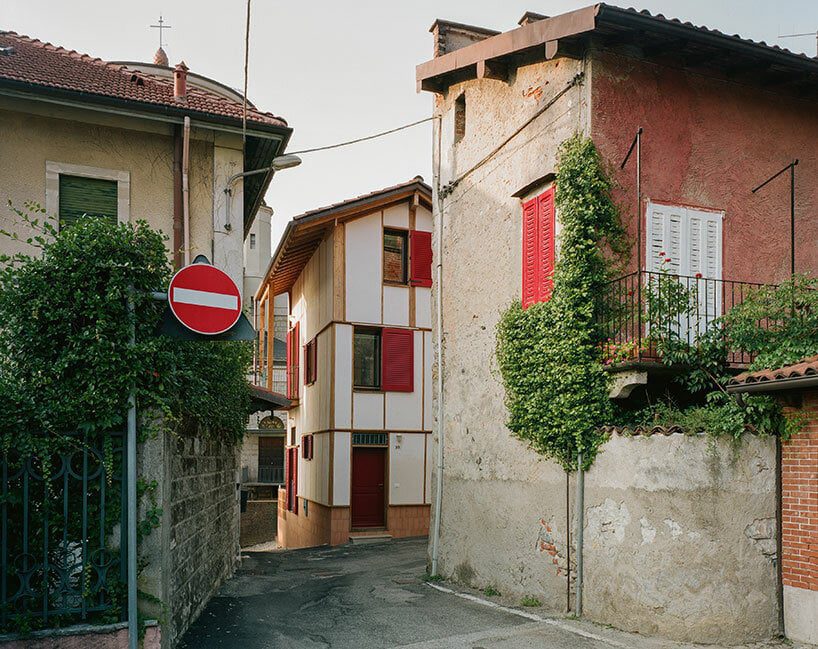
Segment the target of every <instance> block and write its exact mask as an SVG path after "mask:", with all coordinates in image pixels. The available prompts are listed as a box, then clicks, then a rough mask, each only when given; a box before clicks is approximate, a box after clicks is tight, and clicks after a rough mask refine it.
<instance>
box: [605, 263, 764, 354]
mask: <svg viewBox="0 0 818 649" xmlns="http://www.w3.org/2000/svg"><path fill="white" fill-rule="evenodd" d="M765 286H767V285H765V284H759V283H754V282H736V281H732V280H724V279H711V278H707V277H701V276H699V275H696V276H686V275H673V274H670V273H664V272H654V271H642V272H633V273H630V274H628V275H625V276H623V277H619V278H617V279H614V280H612V281H610V282H608V284H607V288H606V291H605V292H604V295H603V296H602V300H601V306H600V325H601V328H602V332H601V333H602V336H603V340H604V341H605V342H604V343H603V345H604V346H605V349H604V356H605V357H606V358H607V359H608V360H609V361H613V362H624V361H631V360H632V361H649V362H653V361H659V360H660V350H659V349H658V346H657V340H658V339H659V338H661V337H662V336H665V337H668V336H672V337H673V339H674V340H678V341H680V342H683V343H686V344H688V345H691V346H695V345H696V344H697V343H698V341H699V340H700V338H701V337H702V336H703V335H704V334H705V333H706V332H708V331H709V330H711V329H712V327H713V326H715V325H714V323H715V322H716V320H717V319H718V318H719V317H721V316H722V315H724V314H726V313H727V312H729V311H730V310H731V309H732V308H734V307H735V306H737V305H739V304H741V303H742V302H744V300H745V299H747V297H749V296H750V295H751V294H752V293H753V292H754V291H757V290H759V289H762V288H764V287H765ZM762 325H763V323H762ZM727 356H728V357H727V362H728V363H729V364H731V365H735V366H745V365H748V364H749V363H751V362H752V360H753V358H752V355H751V354H750V353H748V352H746V351H745V350H741V349H728V351H727Z"/></svg>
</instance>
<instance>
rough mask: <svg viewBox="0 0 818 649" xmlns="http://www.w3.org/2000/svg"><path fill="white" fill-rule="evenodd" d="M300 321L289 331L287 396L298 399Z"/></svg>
mask: <svg viewBox="0 0 818 649" xmlns="http://www.w3.org/2000/svg"><path fill="white" fill-rule="evenodd" d="M299 324H300V323H298V322H296V323H295V325H294V326H293V328H292V329H290V330H289V331H288V332H287V398H288V399H298V361H299V356H300V355H301V347H300V342H301V337H300V336H299V330H300V327H299Z"/></svg>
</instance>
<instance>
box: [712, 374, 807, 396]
mask: <svg viewBox="0 0 818 649" xmlns="http://www.w3.org/2000/svg"><path fill="white" fill-rule="evenodd" d="M814 387H818V374H811V375H809V376H796V377H793V378H788V379H771V380H767V381H750V382H747V381H744V382H742V383H734V384H731V385H728V386H727V392H729V393H730V394H739V393H747V392H757V393H758V392H760V393H767V392H783V391H784V390H803V389H805V388H814Z"/></svg>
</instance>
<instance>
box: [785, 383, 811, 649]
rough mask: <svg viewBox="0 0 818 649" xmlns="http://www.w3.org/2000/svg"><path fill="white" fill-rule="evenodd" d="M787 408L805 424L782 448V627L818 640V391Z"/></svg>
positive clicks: (800, 636) (790, 635) (803, 638)
mask: <svg viewBox="0 0 818 649" xmlns="http://www.w3.org/2000/svg"><path fill="white" fill-rule="evenodd" d="M788 410H789V411H790V412H794V413H795V414H796V416H801V417H804V427H803V430H802V431H801V432H800V433H798V434H797V435H793V437H792V438H791V439H789V440H788V441H787V442H785V443H784V444H783V445H782V448H781V486H782V494H781V495H782V508H781V516H782V521H781V523H782V525H781V527H782V530H781V545H782V548H781V550H782V556H783V561H782V563H781V569H782V577H783V582H784V584H783V585H784V630H785V633H786V634H787V637H788V638H790V639H792V640H797V641H799V642H808V643H812V644H818V390H810V391H807V392H805V393H804V394H803V395H802V399H801V403H800V404H798V405H797V406H790V407H788Z"/></svg>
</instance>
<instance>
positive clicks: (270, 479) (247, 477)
mask: <svg viewBox="0 0 818 649" xmlns="http://www.w3.org/2000/svg"><path fill="white" fill-rule="evenodd" d="M241 481H242V484H245V485H247V484H259V485H275V484H284V467H283V466H270V465H261V466H259V467H249V466H243V467H242V468H241Z"/></svg>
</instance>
